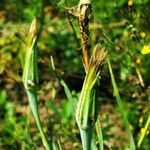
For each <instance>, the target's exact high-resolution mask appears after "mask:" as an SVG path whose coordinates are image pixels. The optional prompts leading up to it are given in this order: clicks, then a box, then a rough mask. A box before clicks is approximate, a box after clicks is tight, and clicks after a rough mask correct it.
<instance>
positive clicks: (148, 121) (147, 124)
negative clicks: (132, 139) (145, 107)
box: [137, 115, 150, 148]
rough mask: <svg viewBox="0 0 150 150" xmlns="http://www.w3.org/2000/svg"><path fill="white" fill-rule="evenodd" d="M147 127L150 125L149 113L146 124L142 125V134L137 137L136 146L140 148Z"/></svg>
mask: <svg viewBox="0 0 150 150" xmlns="http://www.w3.org/2000/svg"><path fill="white" fill-rule="evenodd" d="M149 127H150V115H149V117H148V119H147V122H146V125H145V127H144V132H143V133H142V135H141V136H140V138H139V141H138V145H137V147H138V148H140V146H141V144H142V142H143V140H144V138H145V136H146V133H147V130H148V128H149Z"/></svg>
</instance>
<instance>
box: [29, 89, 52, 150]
mask: <svg viewBox="0 0 150 150" xmlns="http://www.w3.org/2000/svg"><path fill="white" fill-rule="evenodd" d="M27 95H28V98H29V103H30V106H31V109H32V112H33V115H34V118H35V121H36V124H37V126H38V129H39V131H40V135H41V138H42V142H43V145H44V147H45V148H46V150H51V148H50V146H49V144H48V140H47V138H46V136H45V134H44V131H43V127H42V124H41V121H40V117H39V113H38V108H37V93H36V91H35V90H29V91H27Z"/></svg>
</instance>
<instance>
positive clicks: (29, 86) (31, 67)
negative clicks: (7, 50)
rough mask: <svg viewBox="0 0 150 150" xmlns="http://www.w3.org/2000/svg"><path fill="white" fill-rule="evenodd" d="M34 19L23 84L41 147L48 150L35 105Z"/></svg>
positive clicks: (35, 55)
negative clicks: (40, 139) (38, 133)
mask: <svg viewBox="0 0 150 150" xmlns="http://www.w3.org/2000/svg"><path fill="white" fill-rule="evenodd" d="M36 35H37V31H36V19H34V20H33V21H32V23H31V26H30V31H29V37H28V43H27V51H26V59H25V65H24V71H23V83H24V86H25V89H26V92H27V96H28V99H29V103H30V106H31V109H32V112H33V115H34V118H35V121H36V124H37V127H38V129H39V132H40V135H41V138H42V142H43V145H44V146H45V148H46V150H50V149H51V148H50V146H49V144H48V140H47V138H46V135H45V134H44V131H43V126H42V124H41V121H40V117H39V112H38V104H37V101H38V100H37V86H38V78H39V77H38V62H37V49H36Z"/></svg>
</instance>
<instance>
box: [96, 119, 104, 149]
mask: <svg viewBox="0 0 150 150" xmlns="http://www.w3.org/2000/svg"><path fill="white" fill-rule="evenodd" d="M96 133H97V138H98V142H99V150H104V142H103V134H102V129H101V124H100V119H99V117H98V119H97V121H96Z"/></svg>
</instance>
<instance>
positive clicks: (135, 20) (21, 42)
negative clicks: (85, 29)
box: [0, 0, 150, 150]
mask: <svg viewBox="0 0 150 150" xmlns="http://www.w3.org/2000/svg"><path fill="white" fill-rule="evenodd" d="M130 1H131V0H130ZM78 2H79V0H67V6H66V0H47V1H45V0H1V2H0V87H1V89H0V149H31V148H32V149H37V148H41V147H42V144H41V141H40V136H39V134H38V131H37V128H36V124H35V123H34V121H32V120H33V119H31V116H30V113H28V102H27V99H26V96H25V90H24V89H23V88H22V82H21V80H22V79H21V75H22V70H21V68H22V67H23V66H24V62H25V57H24V56H25V53H26V51H25V47H26V44H27V34H28V30H29V25H30V22H31V21H32V19H33V18H34V16H36V17H37V18H38V19H37V23H38V30H39V33H38V39H37V48H38V55H39V59H38V63H39V69H40V72H39V74H40V79H39V87H38V89H39V90H37V93H38V95H39V101H38V106H39V107H38V108H39V111H40V116H41V120H42V123H43V125H44V131H46V132H47V133H48V135H50V134H49V133H50V129H51V124H52V125H53V133H54V139H53V140H54V142H55V143H56V145H57V144H58V143H59V144H58V145H61V146H60V147H61V148H62V149H67V148H68V147H71V148H72V149H81V144H80V136H79V131H78V129H77V124H76V121H75V119H74V113H75V111H74V109H76V104H77V100H78V99H79V96H80V91H81V88H82V83H83V79H84V76H85V73H84V67H83V65H82V55H81V42H80V30H79V24H78V21H77V19H75V17H74V16H73V15H70V20H71V22H72V24H73V26H74V29H75V32H76V35H77V38H78V41H77V40H76V39H75V37H74V33H73V30H72V28H71V26H70V23H69V21H68V18H67V15H66V14H67V13H66V9H65V8H66V7H73V6H77V4H78ZM91 2H92V8H93V12H92V17H91V20H90V25H89V37H90V38H89V41H88V42H89V47H88V48H89V51H90V53H92V50H93V48H94V47H95V45H96V44H97V43H98V42H100V43H101V45H103V46H104V47H106V49H107V50H108V54H109V58H110V62H111V66H112V69H113V74H114V77H115V79H116V84H117V88H118V91H119V94H120V97H121V98H122V102H123V104H124V108H125V110H126V116H127V118H128V121H129V122H130V128H131V131H132V133H133V137H134V140H135V144H136V146H137V143H138V141H139V139H140V137H141V136H142V135H144V138H143V141H142V144H141V147H140V149H141V150H148V149H150V146H149V138H150V134H149V130H148V129H147V130H148V131H147V133H146V134H145V133H144V134H142V133H143V132H142V131H143V128H144V127H145V125H146V122H147V120H148V116H149V111H150V108H149V102H150V92H149V85H150V78H149V72H150V67H149V66H150V61H149V59H150V53H149V51H150V33H149V24H150V23H149V22H150V18H149V7H150V2H149V0H132V2H133V3H132V5H129V4H128V0H115V1H114V0H108V1H107V2H106V0H105V1H104V0H100V1H96V0H91ZM144 47H147V49H145V50H146V51H147V54H142V50H143V48H144ZM50 56H53V58H54V60H55V71H56V72H57V73H56V72H55V71H54V70H53V68H52V66H51V60H50ZM54 72H55V73H54ZM141 78H142V80H141ZM100 82H101V84H100V88H99V89H98V100H99V101H100V115H101V116H100V121H101V128H102V130H101V131H102V134H103V144H104V149H127V147H128V140H129V138H128V136H127V135H126V132H125V129H124V124H121V123H120V121H119V120H121V118H119V117H118V118H117V119H116V118H114V116H120V112H119V111H118V105H117V104H116V102H115V100H114V97H113V91H112V88H111V81H110V76H109V73H108V68H107V67H105V68H104V71H103V72H102V79H101V80H100ZM143 85H144V86H143ZM110 105H111V108H110V107H109V106H110ZM105 106H107V107H106V108H107V109H106V110H104V108H105ZM18 108H19V109H20V110H22V111H21V112H19V113H18ZM47 112H48V113H49V117H50V118H51V119H50V122H48V121H47V116H48V115H47ZM26 114H28V115H26ZM104 116H107V117H108V118H107V119H104V118H105V117H104ZM103 117H104V118H103ZM47 126H50V129H49V128H48V127H47ZM116 131H117V132H116ZM94 132H95V131H94ZM114 132H115V135H114ZM93 136H94V137H93V138H94V140H93V141H94V142H92V146H93V147H95V146H97V147H98V146H101V145H102V144H100V145H99V144H98V139H97V137H96V133H94V134H93ZM49 137H50V136H49ZM117 137H120V138H117ZM122 137H123V138H124V139H123V138H122ZM57 141H59V142H57ZM95 141H96V145H95ZM99 143H100V141H99ZM58 145H57V147H59V146H58ZM68 145H70V146H68Z"/></svg>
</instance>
